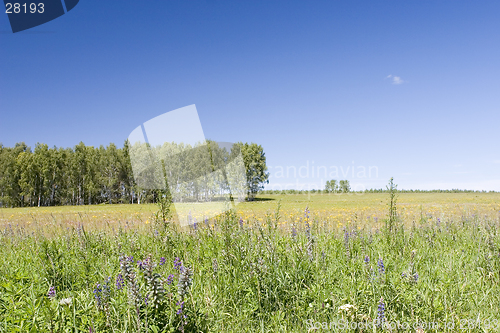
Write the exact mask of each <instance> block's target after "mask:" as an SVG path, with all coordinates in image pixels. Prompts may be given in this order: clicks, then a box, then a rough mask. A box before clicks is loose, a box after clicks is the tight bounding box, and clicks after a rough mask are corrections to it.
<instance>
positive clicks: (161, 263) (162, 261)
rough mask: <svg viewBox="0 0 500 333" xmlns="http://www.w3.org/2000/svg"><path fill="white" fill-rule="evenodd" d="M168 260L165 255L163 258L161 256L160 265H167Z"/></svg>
mask: <svg viewBox="0 0 500 333" xmlns="http://www.w3.org/2000/svg"><path fill="white" fill-rule="evenodd" d="M166 261H167V260H166V259H165V257H161V258H160V266H162V265H165V262H166Z"/></svg>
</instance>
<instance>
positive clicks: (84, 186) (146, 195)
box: [0, 141, 269, 207]
mask: <svg viewBox="0 0 500 333" xmlns="http://www.w3.org/2000/svg"><path fill="white" fill-rule="evenodd" d="M165 146H169V147H170V148H171V147H172V145H171V144H165V145H164V146H162V147H155V148H157V150H158V151H162V152H164V151H165ZM208 146H209V147H210V148H209V150H208V154H209V155H210V157H209V161H208V162H207V161H206V156H207V154H202V153H200V149H198V150H196V149H192V151H193V152H194V153H193V152H191V153H188V152H187V150H186V149H184V151H183V153H182V154H181V155H182V156H180V157H182V158H180V160H182V163H181V164H179V163H177V164H176V166H175V168H171V169H170V171H171V170H172V169H175V170H178V172H177V173H176V174H175V176H177V178H179V179H182V180H184V181H186V180H190V179H192V178H193V177H195V176H193V174H196V173H198V174H202V173H203V172H204V171H206V170H212V171H216V169H217V168H220V165H222V164H224V162H225V161H227V160H228V159H229V158H230V155H231V152H227V151H226V152H225V155H224V153H222V152H221V151H224V150H223V149H221V147H218V146H217V144H216V143H215V142H213V141H209V142H208ZM234 146H235V147H237V148H238V149H239V151H241V155H242V158H243V161H244V167H245V172H246V184H245V185H246V186H245V195H244V197H246V198H250V199H252V198H253V197H254V196H255V194H256V193H257V192H258V191H259V190H260V189H262V188H263V184H264V183H265V182H266V181H267V179H268V176H269V174H268V172H267V167H266V158H265V153H264V150H263V148H262V146H260V145H257V144H255V143H241V142H240V143H237V144H235V145H234ZM134 147H135V146H132V145H130V144H129V142H128V141H125V143H124V145H123V147H122V148H118V147H117V146H116V145H115V144H113V143H111V144H109V145H108V146H107V147H104V146H102V145H101V146H100V147H98V148H96V147H94V146H86V145H85V144H84V143H83V142H80V143H79V144H78V145H76V146H74V147H73V148H60V147H59V148H58V147H52V148H49V146H48V145H47V144H43V143H38V144H36V146H35V148H34V149H31V148H30V147H29V146H27V145H26V144H25V143H17V144H16V145H15V147H4V146H3V145H2V144H0V207H26V206H56V205H87V204H102V203H109V204H114V203H122V204H123V203H129V204H132V203H135V204H140V203H151V202H156V201H157V199H158V196H159V195H160V192H161V191H164V190H165V188H163V189H162V188H161V186H151V184H149V186H145V184H144V181H142V182H141V180H144V178H141V177H139V178H137V177H135V178H134V173H133V167H137V165H134V164H133V162H134V161H135V163H136V164H137V162H138V161H144V160H146V159H147V158H146V157H144V158H141V159H137V158H135V159H133V158H132V159H131V154H132V155H134V153H135V155H136V157H137V152H138V150H137V149H134ZM184 148H186V147H184ZM153 149H154V148H153ZM170 151H172V149H170ZM139 152H140V151H139ZM233 154H234V152H233ZM221 159H222V160H221ZM131 160H132V161H131ZM173 160H174V159H172V158H171V159H170V161H173ZM163 167H165V165H163ZM163 170H164V173H163V174H162V175H163V176H164V179H165V180H166V182H168V181H169V180H170V181H172V179H173V178H174V177H173V175H172V174H170V175H168V176H167V174H165V168H164V169H163ZM179 170H180V171H179ZM181 171H182V172H181ZM136 176H137V174H136ZM198 176H199V175H198ZM225 176H226V175H225ZM162 179H163V178H162ZM179 179H176V180H175V181H177V182H179ZM137 180H139V181H137ZM164 184H165V183H164ZM186 184H187V185H186ZM209 187H210V188H209ZM170 188H172V186H171V187H170ZM178 188H179V191H178V193H182V195H183V198H186V197H189V198H196V199H199V198H200V197H202V196H201V194H202V193H203V194H204V196H203V199H206V200H208V199H209V197H210V196H212V197H213V196H214V195H215V194H214V191H213V190H212V189H213V188H214V180H213V179H212V182H211V183H210V182H208V181H204V182H203V184H202V182H200V181H197V182H194V181H190V182H188V183H186V182H184V185H183V186H182V187H179V186H178ZM217 188H219V189H220V188H221V186H218V187H217ZM167 189H168V187H167ZM175 199H176V197H175V195H174V200H175ZM177 199H178V200H182V198H179V197H178V198H177ZM243 199H244V198H243Z"/></svg>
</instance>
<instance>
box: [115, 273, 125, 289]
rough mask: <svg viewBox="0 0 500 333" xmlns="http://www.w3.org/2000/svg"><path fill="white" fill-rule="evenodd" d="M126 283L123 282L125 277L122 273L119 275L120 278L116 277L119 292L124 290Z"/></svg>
mask: <svg viewBox="0 0 500 333" xmlns="http://www.w3.org/2000/svg"><path fill="white" fill-rule="evenodd" d="M124 284H125V282H124V281H123V275H122V274H121V273H120V274H118V276H117V277H116V289H117V290H120V289H122V288H123V286H124Z"/></svg>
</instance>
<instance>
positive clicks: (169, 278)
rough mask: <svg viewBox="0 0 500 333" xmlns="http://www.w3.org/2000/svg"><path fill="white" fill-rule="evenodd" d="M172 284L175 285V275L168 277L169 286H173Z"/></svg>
mask: <svg viewBox="0 0 500 333" xmlns="http://www.w3.org/2000/svg"><path fill="white" fill-rule="evenodd" d="M172 283H174V275H173V274H170V275H169V276H168V277H167V284H168V285H171V284H172Z"/></svg>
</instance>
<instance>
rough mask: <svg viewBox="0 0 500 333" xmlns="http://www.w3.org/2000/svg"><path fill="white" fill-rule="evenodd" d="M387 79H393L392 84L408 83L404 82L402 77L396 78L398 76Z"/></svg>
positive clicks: (390, 75) (388, 76) (390, 76)
mask: <svg viewBox="0 0 500 333" xmlns="http://www.w3.org/2000/svg"><path fill="white" fill-rule="evenodd" d="M386 79H392V80H391V81H392V84H402V83H404V82H406V81H403V80H402V79H401V77H399V76H396V75H392V74H389V75H387V77H386Z"/></svg>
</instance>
